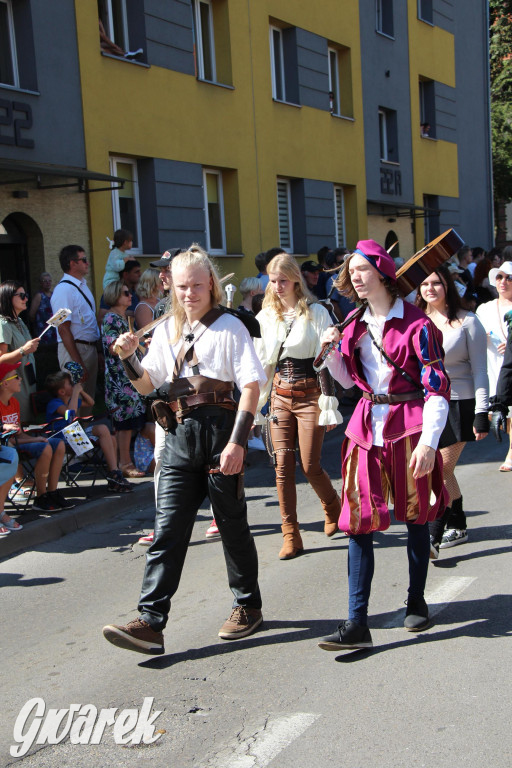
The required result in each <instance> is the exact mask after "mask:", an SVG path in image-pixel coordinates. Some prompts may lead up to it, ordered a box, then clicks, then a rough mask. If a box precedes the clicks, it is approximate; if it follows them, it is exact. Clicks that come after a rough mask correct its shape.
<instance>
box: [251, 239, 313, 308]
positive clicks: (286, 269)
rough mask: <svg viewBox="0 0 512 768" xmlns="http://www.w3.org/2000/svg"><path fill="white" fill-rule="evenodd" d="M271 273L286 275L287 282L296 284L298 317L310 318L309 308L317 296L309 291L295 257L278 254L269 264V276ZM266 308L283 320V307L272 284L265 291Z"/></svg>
mask: <svg viewBox="0 0 512 768" xmlns="http://www.w3.org/2000/svg"><path fill="white" fill-rule="evenodd" d="M271 273H274V274H281V275H284V276H285V277H286V279H287V280H291V281H292V282H293V283H294V288H295V297H296V299H297V304H296V305H295V312H296V313H297V317H300V316H301V315H304V316H305V317H309V309H308V306H309V304H313V303H314V302H315V301H316V296H314V295H313V294H312V293H311V292H310V291H309V290H308V287H307V285H306V283H305V281H304V278H303V277H302V274H301V271H300V268H299V265H298V264H297V262H296V261H295V259H294V258H293V256H290V255H289V254H288V253H278V254H277V256H274V258H273V259H272V261H270V262H269V263H268V264H267V274H269V275H270V274H271ZM266 307H268V308H269V309H271V310H273V312H275V314H276V315H277V317H278V318H279V320H282V319H283V305H282V303H281V300H280V298H279V296H278V295H277V293H276V292H275V291H274V289H273V288H272V285H271V284H270V283H268V285H267V287H266V289H265V298H264V299H263V308H266Z"/></svg>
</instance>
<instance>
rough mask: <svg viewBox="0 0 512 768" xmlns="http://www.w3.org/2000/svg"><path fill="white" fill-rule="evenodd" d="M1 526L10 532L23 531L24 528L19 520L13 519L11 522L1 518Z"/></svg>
mask: <svg viewBox="0 0 512 768" xmlns="http://www.w3.org/2000/svg"><path fill="white" fill-rule="evenodd" d="M0 525H1V526H2V528H7V530H8V531H21V530H23V526H22V525H20V524H19V523H18V521H17V520H13V518H12V517H11V519H10V520H2V518H0Z"/></svg>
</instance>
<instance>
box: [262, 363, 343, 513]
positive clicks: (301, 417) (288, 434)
mask: <svg viewBox="0 0 512 768" xmlns="http://www.w3.org/2000/svg"><path fill="white" fill-rule="evenodd" d="M276 386H278V387H279V388H280V389H291V388H292V386H293V389H294V390H300V389H301V388H302V389H307V390H308V394H307V395H306V396H305V397H297V396H292V397H287V396H283V395H279V394H277V393H276V391H275V389H276ZM309 390H314V391H312V392H311V393H309ZM319 396H320V388H319V387H317V386H316V379H306V380H305V381H303V382H300V383H295V384H293V385H291V384H288V383H287V382H285V381H282V380H281V379H280V378H279V376H278V375H277V376H276V378H275V379H274V386H273V389H272V402H271V412H272V414H273V415H275V416H276V417H277V423H276V422H271V434H272V442H273V444H274V451H275V452H276V485H277V496H278V499H279V508H280V511H281V517H282V521H283V524H284V523H296V522H297V488H296V485H295V444H296V442H297V440H298V443H299V451H300V461H301V466H302V470H303V472H304V474H305V475H306V478H307V479H308V481H309V482H310V483H311V486H312V488H313V490H314V491H315V493H316V495H317V496H318V498H319V499H320V502H321V504H322V507H323V508H324V511H326V512H330V511H334V512H335V513H337V514H339V501H338V495H337V493H336V491H335V490H334V488H333V486H332V483H331V481H330V479H329V476H328V474H327V473H326V472H325V470H323V469H322V466H321V464H320V458H321V454H322V444H323V441H324V434H325V427H322V426H319V424H318V418H319V415H320V408H319V407H318V398H319Z"/></svg>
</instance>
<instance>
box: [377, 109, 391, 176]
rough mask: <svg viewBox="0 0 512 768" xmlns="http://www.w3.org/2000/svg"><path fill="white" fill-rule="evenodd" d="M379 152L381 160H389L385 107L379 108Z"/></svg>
mask: <svg viewBox="0 0 512 768" xmlns="http://www.w3.org/2000/svg"><path fill="white" fill-rule="evenodd" d="M379 154H380V159H381V162H385V163H387V162H389V159H388V125H387V115H386V110H385V109H380V108H379Z"/></svg>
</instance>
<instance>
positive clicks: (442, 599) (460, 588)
mask: <svg viewBox="0 0 512 768" xmlns="http://www.w3.org/2000/svg"><path fill="white" fill-rule="evenodd" d="M474 581H476V576H458V577H457V578H454V579H450V580H449V581H447V582H446V583H445V584H441V586H439V587H437V589H434V590H433V591H432V592H427V594H426V595H425V600H426V601H427V603H428V606H429V609H428V613H429V616H436V615H437V614H438V613H441V611H442V610H444V609H445V608H446V605H447V604H448V603H451V602H452V600H455V598H456V597H458V596H459V595H461V594H462V593H463V592H464V590H466V589H467V588H468V587H469V585H470V584H472V583H473V582H474Z"/></svg>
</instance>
